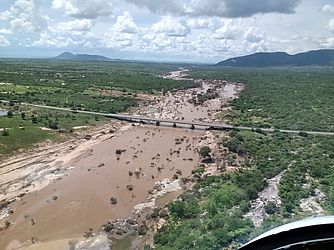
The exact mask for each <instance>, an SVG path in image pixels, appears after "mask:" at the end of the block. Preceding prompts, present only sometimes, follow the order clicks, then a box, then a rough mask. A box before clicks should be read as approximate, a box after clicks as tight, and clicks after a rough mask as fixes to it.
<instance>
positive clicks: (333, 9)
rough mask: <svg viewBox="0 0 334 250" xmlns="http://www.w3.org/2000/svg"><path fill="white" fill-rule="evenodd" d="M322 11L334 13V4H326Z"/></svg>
mask: <svg viewBox="0 0 334 250" xmlns="http://www.w3.org/2000/svg"><path fill="white" fill-rule="evenodd" d="M321 11H322V12H324V13H334V6H333V5H329V4H326V5H324V6H323V7H322V8H321Z"/></svg>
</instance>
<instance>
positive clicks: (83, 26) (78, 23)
mask: <svg viewBox="0 0 334 250" xmlns="http://www.w3.org/2000/svg"><path fill="white" fill-rule="evenodd" d="M92 27H93V23H92V21H91V20H88V19H76V20H73V21H69V22H60V23H58V24H57V26H56V29H53V30H54V31H57V30H58V31H90V29H91V28H92Z"/></svg>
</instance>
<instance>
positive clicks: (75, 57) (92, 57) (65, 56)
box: [52, 52, 112, 61]
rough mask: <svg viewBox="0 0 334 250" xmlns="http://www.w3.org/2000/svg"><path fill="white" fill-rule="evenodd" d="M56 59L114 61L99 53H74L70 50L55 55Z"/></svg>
mask: <svg viewBox="0 0 334 250" xmlns="http://www.w3.org/2000/svg"><path fill="white" fill-rule="evenodd" d="M52 59H55V60H68V61H112V59H110V58H108V57H105V56H99V55H87V54H72V53H70V52H64V53H61V54H60V55H58V56H56V57H53V58H52Z"/></svg>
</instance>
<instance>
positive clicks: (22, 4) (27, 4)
mask: <svg viewBox="0 0 334 250" xmlns="http://www.w3.org/2000/svg"><path fill="white" fill-rule="evenodd" d="M47 19H48V17H47V16H43V15H42V14H41V9H40V2H39V1H38V0H15V1H14V2H13V3H12V4H11V6H10V8H9V10H5V11H3V12H0V20H4V21H7V22H8V23H9V29H10V30H11V31H21V32H35V31H40V30H43V29H45V28H46V26H47Z"/></svg>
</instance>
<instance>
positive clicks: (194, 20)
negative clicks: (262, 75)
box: [0, 0, 334, 63]
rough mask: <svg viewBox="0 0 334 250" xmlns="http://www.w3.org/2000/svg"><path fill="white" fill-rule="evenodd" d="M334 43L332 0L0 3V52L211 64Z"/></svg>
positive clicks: (40, 0)
mask: <svg viewBox="0 0 334 250" xmlns="http://www.w3.org/2000/svg"><path fill="white" fill-rule="evenodd" d="M319 48H334V1H333V0H0V57H49V56H55V55H57V54H58V53H60V52H63V51H70V52H73V53H90V54H102V55H105V56H109V57H111V58H122V59H141V60H157V61H193V62H203V63H207V62H217V61H220V60H223V59H226V58H229V57H232V56H238V55H244V54H249V53H253V52H260V51H286V52H289V53H297V52H302V51H306V50H311V49H319Z"/></svg>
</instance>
